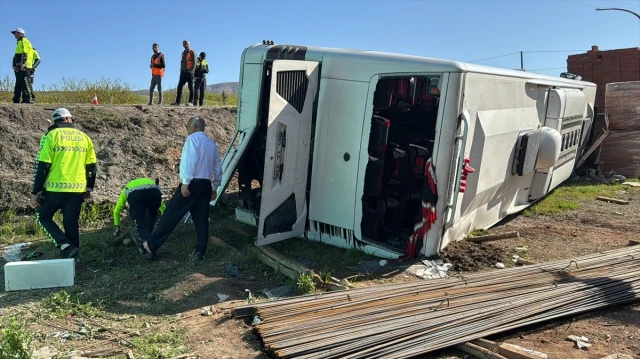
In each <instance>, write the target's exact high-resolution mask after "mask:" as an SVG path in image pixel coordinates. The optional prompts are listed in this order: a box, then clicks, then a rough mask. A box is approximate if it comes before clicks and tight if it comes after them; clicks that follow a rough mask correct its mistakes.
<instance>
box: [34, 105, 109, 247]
mask: <svg viewBox="0 0 640 359" xmlns="http://www.w3.org/2000/svg"><path fill="white" fill-rule="evenodd" d="M52 117H53V125H52V126H50V127H49V128H48V129H47V132H46V133H45V134H44V135H43V136H42V138H41V139H40V149H39V150H38V155H37V158H36V168H35V174H34V175H35V178H34V179H33V190H32V192H31V201H32V202H33V205H34V206H35V207H36V209H37V212H36V220H37V222H38V224H39V225H40V226H41V227H42V229H43V230H44V232H45V234H46V235H47V236H48V237H49V238H50V239H51V240H52V241H53V242H55V244H56V245H57V246H58V247H59V248H60V251H61V252H62V253H61V255H62V257H63V258H72V257H75V256H76V255H78V252H79V251H80V229H79V228H78V220H79V219H80V208H81V207H82V202H83V200H84V198H86V197H88V196H89V195H90V194H91V191H93V186H94V184H95V182H96V162H97V160H96V153H95V151H94V148H93V142H92V141H91V138H89V136H87V135H86V134H85V133H84V132H82V131H80V130H78V129H76V128H75V127H74V125H73V121H72V118H71V113H70V112H69V110H67V109H66V108H59V109H57V110H55V111H53V115H52ZM58 210H62V224H63V226H64V232H62V230H61V229H60V227H58V225H57V224H56V222H54V221H53V215H54V214H55V213H56V212H57V211H58Z"/></svg>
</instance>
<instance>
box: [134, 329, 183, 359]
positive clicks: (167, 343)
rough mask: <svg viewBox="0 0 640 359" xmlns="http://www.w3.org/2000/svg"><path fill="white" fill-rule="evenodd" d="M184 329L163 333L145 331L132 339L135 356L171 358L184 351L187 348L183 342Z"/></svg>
mask: <svg viewBox="0 0 640 359" xmlns="http://www.w3.org/2000/svg"><path fill="white" fill-rule="evenodd" d="M184 335H185V330H184V329H179V330H175V331H171V332H164V333H154V332H150V333H147V334H145V335H143V336H141V337H139V338H136V339H134V340H133V341H132V343H133V345H134V346H135V347H136V350H135V355H136V358H141V359H158V358H172V357H174V356H177V355H180V354H184V353H186V352H187V351H188V350H189V348H188V347H187V346H186V345H185V344H184V343H183V342H184Z"/></svg>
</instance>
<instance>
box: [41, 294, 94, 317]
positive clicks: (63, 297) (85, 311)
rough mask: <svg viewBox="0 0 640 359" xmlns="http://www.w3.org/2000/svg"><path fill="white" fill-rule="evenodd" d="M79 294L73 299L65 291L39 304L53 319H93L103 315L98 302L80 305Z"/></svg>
mask: <svg viewBox="0 0 640 359" xmlns="http://www.w3.org/2000/svg"><path fill="white" fill-rule="evenodd" d="M80 297H81V294H77V295H76V298H75V299H73V298H72V297H71V295H70V294H69V293H67V292H66V291H64V290H63V291H60V292H57V293H53V294H51V295H50V296H48V297H47V298H45V299H44V300H42V302H41V303H40V304H41V305H42V307H43V308H44V309H46V310H48V311H49V313H51V314H52V315H53V316H54V317H59V318H65V317H69V316H74V317H85V318H94V317H100V316H102V315H103V314H104V311H103V307H102V304H101V303H100V302H98V303H96V304H94V303H93V302H86V303H82V302H81V300H80Z"/></svg>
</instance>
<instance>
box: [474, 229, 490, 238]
mask: <svg viewBox="0 0 640 359" xmlns="http://www.w3.org/2000/svg"><path fill="white" fill-rule="evenodd" d="M489 233H490V232H489V231H488V230H486V229H474V230H473V231H471V233H469V237H480V236H486V235H487V234H489Z"/></svg>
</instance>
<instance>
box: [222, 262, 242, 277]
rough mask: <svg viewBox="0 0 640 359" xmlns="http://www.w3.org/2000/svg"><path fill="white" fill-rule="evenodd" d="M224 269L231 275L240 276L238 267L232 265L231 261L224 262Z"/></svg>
mask: <svg viewBox="0 0 640 359" xmlns="http://www.w3.org/2000/svg"><path fill="white" fill-rule="evenodd" d="M224 271H225V272H227V274H229V275H230V276H232V277H236V278H237V277H240V270H238V267H236V266H234V265H233V264H232V263H225V264H224Z"/></svg>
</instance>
